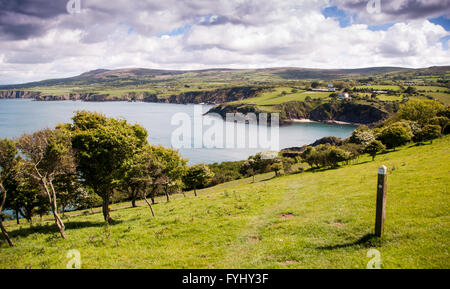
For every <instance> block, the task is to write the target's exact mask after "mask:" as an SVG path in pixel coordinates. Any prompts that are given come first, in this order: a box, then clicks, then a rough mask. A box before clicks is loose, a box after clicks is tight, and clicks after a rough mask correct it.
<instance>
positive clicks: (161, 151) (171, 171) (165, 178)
mask: <svg viewBox="0 0 450 289" xmlns="http://www.w3.org/2000/svg"><path fill="white" fill-rule="evenodd" d="M151 153H152V154H153V156H154V157H155V158H156V162H157V163H158V164H160V166H161V169H160V170H159V174H158V175H157V176H156V183H157V184H160V185H162V187H163V188H164V193H165V195H166V199H167V201H168V202H169V201H170V197H169V189H171V190H179V189H181V187H182V184H183V183H182V178H183V176H184V175H185V173H186V163H187V160H186V159H183V158H182V157H181V156H180V155H179V154H178V152H177V151H175V150H173V149H169V148H165V147H163V146H152V147H151Z"/></svg>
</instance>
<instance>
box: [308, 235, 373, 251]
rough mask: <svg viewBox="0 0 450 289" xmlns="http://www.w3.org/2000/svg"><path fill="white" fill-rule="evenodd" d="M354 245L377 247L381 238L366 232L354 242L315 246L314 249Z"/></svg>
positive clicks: (340, 247) (330, 248) (332, 248)
mask: <svg viewBox="0 0 450 289" xmlns="http://www.w3.org/2000/svg"><path fill="white" fill-rule="evenodd" d="M354 246H363V247H366V248H369V247H379V246H381V238H379V237H377V236H375V235H374V234H366V235H364V236H362V237H361V238H359V239H358V240H356V241H354V242H350V243H345V244H338V245H330V246H323V247H317V248H316V249H318V250H334V249H342V248H349V247H354Z"/></svg>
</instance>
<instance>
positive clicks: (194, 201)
mask: <svg viewBox="0 0 450 289" xmlns="http://www.w3.org/2000/svg"><path fill="white" fill-rule="evenodd" d="M449 145H450V137H448V136H447V137H445V138H442V139H439V140H436V141H435V142H434V144H433V145H423V146H407V147H403V148H400V149H399V150H397V151H396V152H390V153H387V154H383V155H380V156H378V157H377V159H376V160H375V161H374V162H372V161H370V160H369V158H367V157H363V158H361V159H360V160H359V161H358V163H356V164H353V165H349V166H345V167H342V168H339V169H333V170H324V171H317V172H310V171H308V172H305V173H301V174H294V175H288V176H283V177H278V178H272V179H269V180H264V178H262V180H261V178H260V179H259V181H257V182H256V183H248V182H247V183H246V182H243V181H239V182H235V183H232V184H228V185H221V186H220V187H216V188H212V189H211V188H209V189H207V190H204V191H202V192H201V193H200V195H199V197H197V198H195V197H192V196H189V197H187V198H176V199H174V200H172V201H171V202H169V203H164V202H161V203H159V204H157V205H156V206H155V210H156V213H157V217H156V218H152V217H151V214H150V211H149V209H148V208H147V207H146V206H144V205H143V204H142V205H141V206H140V207H138V208H121V209H117V208H116V210H114V211H113V212H112V217H113V218H114V219H115V220H117V221H116V223H115V224H113V225H111V226H109V227H105V226H104V223H103V221H102V216H101V214H100V213H93V214H90V215H82V216H72V217H67V218H66V220H65V223H66V226H67V235H68V239H67V240H62V239H60V237H59V235H58V233H57V230H56V229H55V225H54V224H53V222H52V221H50V220H48V221H43V222H42V223H41V224H37V225H34V226H33V227H32V228H30V227H29V225H28V224H26V225H21V226H18V225H15V224H14V223H13V222H8V223H7V228H8V230H9V231H10V235H11V237H12V238H13V240H14V241H15V243H16V247H14V248H9V247H8V246H7V244H6V243H5V242H3V241H2V242H1V243H0V268H25V267H30V266H31V267H32V268H65V266H66V263H67V262H68V261H69V259H68V258H66V253H67V251H68V250H70V249H78V250H79V251H80V253H81V261H82V268H99V267H101V268H230V267H231V268H365V267H366V264H367V262H368V261H369V260H370V258H367V257H366V254H367V251H368V250H369V249H370V248H376V249H378V250H379V251H380V252H381V259H382V262H383V267H384V268H449V264H450V262H449V261H450V257H449V245H448V244H449V241H450V208H449V201H450V196H449V192H448V188H449V185H450V177H449V169H450V165H449V164H450V159H449V156H450V154H449V147H450V146H449ZM382 164H384V165H386V166H387V167H388V170H389V176H388V193H387V198H388V199H387V213H386V225H385V236H384V237H383V238H382V239H381V240H380V239H377V238H374V237H372V236H371V235H370V234H371V233H372V232H373V227H374V219H375V194H376V178H377V168H378V167H379V166H380V165H382ZM123 205H124V204H122V207H124V206H123Z"/></svg>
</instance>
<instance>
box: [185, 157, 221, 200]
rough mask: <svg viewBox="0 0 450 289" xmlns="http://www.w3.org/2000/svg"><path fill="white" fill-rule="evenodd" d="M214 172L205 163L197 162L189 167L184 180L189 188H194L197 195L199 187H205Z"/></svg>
mask: <svg viewBox="0 0 450 289" xmlns="http://www.w3.org/2000/svg"><path fill="white" fill-rule="evenodd" d="M213 177H214V173H213V172H212V171H211V170H210V169H209V167H208V166H207V165H205V164H197V165H194V166H192V167H189V168H188V169H187V172H186V174H185V175H184V177H183V182H184V184H185V185H186V186H187V187H188V188H192V189H194V195H195V196H197V188H201V187H204V186H205V185H206V184H207V183H208V182H209V181H210V180H211V179H212V178H213Z"/></svg>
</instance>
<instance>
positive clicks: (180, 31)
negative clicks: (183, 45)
mask: <svg viewBox="0 0 450 289" xmlns="http://www.w3.org/2000/svg"><path fill="white" fill-rule="evenodd" d="M191 26H192V25H191V24H186V25H184V26H181V27H178V28H175V29H173V30H172V31H170V32H164V33H159V34H158V35H157V36H158V37H162V36H163V35H169V36H176V35H181V34H184V33H186V32H187V31H189V29H191Z"/></svg>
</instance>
